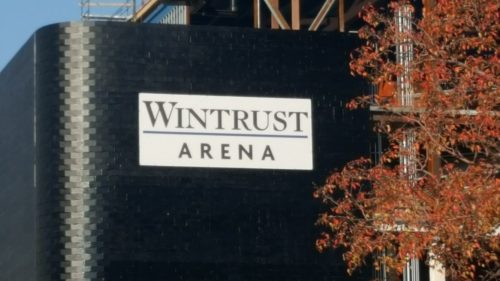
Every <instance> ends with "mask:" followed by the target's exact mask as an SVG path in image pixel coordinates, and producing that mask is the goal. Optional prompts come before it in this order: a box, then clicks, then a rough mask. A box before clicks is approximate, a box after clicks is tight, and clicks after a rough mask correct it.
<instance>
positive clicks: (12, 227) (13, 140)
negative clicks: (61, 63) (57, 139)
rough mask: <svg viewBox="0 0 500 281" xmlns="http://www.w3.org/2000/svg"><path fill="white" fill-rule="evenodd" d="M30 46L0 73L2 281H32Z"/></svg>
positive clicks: (31, 92) (33, 276) (32, 159)
mask: <svg viewBox="0 0 500 281" xmlns="http://www.w3.org/2000/svg"><path fill="white" fill-rule="evenodd" d="M33 67H34V44H33V38H31V39H30V40H29V41H28V42H27V43H26V44H25V46H24V47H23V48H22V49H21V50H20V51H19V53H18V54H17V55H16V56H15V58H14V59H13V60H12V61H11V62H10V63H9V64H8V65H7V67H6V69H5V70H4V71H2V72H0V280H9V281H25V280H34V278H35V271H34V270H35V250H34V249H35V188H34V187H35V186H34V178H33V175H34V158H35V157H34V143H33V139H34V135H33V134H34V130H33V129H34V111H33V110H34V106H33V104H34V96H35V95H34V93H35V92H34V83H35V81H34V76H33V74H34V68H33Z"/></svg>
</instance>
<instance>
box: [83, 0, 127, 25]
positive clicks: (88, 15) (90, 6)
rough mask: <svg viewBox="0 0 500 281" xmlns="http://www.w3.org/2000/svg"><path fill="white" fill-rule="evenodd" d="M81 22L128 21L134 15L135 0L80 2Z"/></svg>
mask: <svg viewBox="0 0 500 281" xmlns="http://www.w3.org/2000/svg"><path fill="white" fill-rule="evenodd" d="M80 8H81V11H80V15H81V18H82V20H83V21H88V20H94V21H95V20H97V21H99V20H102V21H110V20H111V21H128V20H130V18H132V16H133V15H134V14H135V9H136V0H80Z"/></svg>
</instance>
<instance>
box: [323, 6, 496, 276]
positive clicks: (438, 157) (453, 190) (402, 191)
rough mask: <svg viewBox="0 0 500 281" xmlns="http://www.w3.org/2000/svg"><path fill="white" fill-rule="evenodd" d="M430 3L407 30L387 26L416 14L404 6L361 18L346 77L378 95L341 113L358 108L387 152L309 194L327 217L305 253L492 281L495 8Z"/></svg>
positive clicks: (359, 263) (348, 168) (354, 263)
mask: <svg viewBox="0 0 500 281" xmlns="http://www.w3.org/2000/svg"><path fill="white" fill-rule="evenodd" d="M435 2H437V3H435V6H433V7H432V8H431V9H429V7H427V10H425V9H424V11H423V13H422V15H418V14H417V15H416V16H414V17H413V20H412V21H411V25H410V26H411V28H410V31H405V30H403V31H402V30H401V29H400V27H398V24H397V21H396V20H395V17H394V14H395V13H397V12H398V11H401V9H402V8H405V9H410V11H412V12H414V14H416V13H417V12H416V11H415V10H414V9H413V7H412V6H411V4H412V3H410V1H395V2H392V3H391V4H390V5H389V7H388V9H386V10H381V9H377V8H374V7H372V6H370V7H367V8H365V10H364V11H363V12H362V13H361V16H362V17H363V19H364V20H365V21H366V23H367V24H366V26H365V27H363V28H362V29H360V30H359V36H360V37H361V39H363V40H364V42H366V44H364V45H363V46H362V47H360V48H359V49H357V50H356V51H355V52H354V53H353V54H352V61H351V64H350V67H351V71H352V73H353V74H355V75H360V76H363V77H365V78H366V79H368V80H370V81H371V82H372V83H373V84H374V85H376V86H377V87H378V89H379V91H378V92H377V94H375V95H374V96H372V97H360V98H357V99H355V100H353V101H352V102H351V103H350V104H349V106H350V107H351V108H356V107H359V106H364V105H367V104H368V105H369V106H370V108H371V111H372V113H373V114H374V118H375V119H376V121H377V122H376V130H377V133H380V134H382V135H383V136H384V139H385V140H386V142H387V145H386V146H385V149H384V151H383V152H381V154H380V157H379V159H377V161H375V160H373V159H368V158H361V159H357V160H354V161H352V162H350V163H348V164H346V166H345V167H344V168H343V169H342V170H339V171H336V172H334V173H333V174H332V175H330V176H329V177H328V179H327V180H326V182H325V184H324V185H323V186H321V187H318V189H317V190H316V191H315V193H314V196H315V197H317V198H318V199H319V200H321V201H322V202H323V203H324V204H326V205H327V207H328V208H327V211H325V212H324V213H322V214H320V216H319V219H318V224H319V225H321V226H323V227H324V230H325V231H324V233H323V234H322V235H321V237H320V238H319V239H318V240H317V242H316V245H317V248H318V249H319V250H325V249H328V248H344V249H345V254H344V259H345V260H346V262H347V265H348V269H349V271H352V270H354V269H356V268H358V267H359V266H362V265H363V264H364V263H365V261H366V260H368V257H370V260H373V261H374V265H375V267H377V268H380V267H381V266H382V265H384V266H385V267H388V268H391V269H392V270H393V272H401V271H402V269H403V267H404V266H405V264H406V263H407V261H408V259H410V258H419V259H420V260H427V261H429V258H430V257H432V258H433V259H434V260H436V261H439V262H440V263H441V264H442V265H444V267H445V268H446V274H447V275H448V276H449V277H451V279H452V280H499V279H500V266H499V261H498V254H499V251H500V244H499V242H500V241H499V236H500V179H499V173H500V161H499V158H500V151H499V149H500V142H499V139H500V120H499V117H500V111H499V109H500V96H499V93H498V90H499V85H498V84H499V83H498V82H499V74H500V65H499V58H500V50H499V48H498V42H499V35H498V31H499V27H500V17H499V10H500V4H499V1H491V0H441V1H439V0H438V1H435ZM404 44H407V46H406V47H405V48H410V47H411V48H410V49H407V50H406V51H408V50H411V52H410V55H411V58H410V60H409V62H408V63H406V64H405V63H404V62H403V63H402V62H401V61H398V55H400V54H398V51H397V50H398V48H401V46H402V45H404ZM408 44H409V45H408ZM403 47H404V46H403ZM400 50H401V49H400ZM407 55H408V54H407ZM405 79H406V81H405ZM406 82H407V85H409V87H410V88H409V89H401V87H402V86H401V85H403V86H404V85H405V83H406ZM391 89H392V90H391ZM404 91H406V94H407V95H409V98H410V100H409V101H410V102H408V100H407V101H405V100H403V99H402V97H401V96H400V95H401V93H402V92H404ZM388 93H389V94H388ZM406 98H408V97H406ZM381 253H385V254H381Z"/></svg>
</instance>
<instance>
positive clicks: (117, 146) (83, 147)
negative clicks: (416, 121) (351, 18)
mask: <svg viewBox="0 0 500 281" xmlns="http://www.w3.org/2000/svg"><path fill="white" fill-rule="evenodd" d="M150 2H155V1H150ZM195 2H196V3H197V1H193V3H194V4H193V6H190V8H191V10H190V15H191V17H190V18H189V20H190V21H193V22H194V21H199V22H201V23H203V21H211V22H214V23H219V22H221V23H222V22H229V21H231V20H232V21H233V22H234V21H235V20H236V22H237V20H238V17H236V18H234V17H233V18H231V17H230V16H227V17H226V16H225V15H226V14H225V13H222V12H218V13H217V14H216V15H217V16H213V15H212V16H211V15H210V13H208V12H206V11H208V10H210V9H209V8H211V7H212V8H213V7H217V6H216V4H217V3H222V2H223V1H212V2H211V3H212V4H213V6H210V7H208V6H200V7H198V6H196V5H195V4H196V3H195ZM226 2H228V3H229V1H226ZM264 2H265V3H270V2H272V1H262V2H260V3H264ZM295 2H296V1H291V3H295ZM297 2H298V1H297ZM303 2H305V1H303ZM307 2H308V4H304V6H305V7H311V8H310V9H311V10H310V11H312V9H313V8H321V7H323V5H322V4H323V2H326V3H327V4H328V3H329V4H328V5H330V4H333V3H331V2H333V1H315V5H312V4H311V3H312V2H314V1H311V2H309V1H307ZM320 2H321V3H320ZM341 2H342V3H343V1H341ZM354 2H356V3H357V2H359V1H354ZM354 2H353V3H354ZM230 3H237V2H235V1H231V2H230ZM238 3H240V4H241V3H242V2H241V1H240V2H238ZM358 4H359V3H358ZM145 5H147V3H145ZM309 5H311V6H309ZM325 5H326V4H325ZM167 6H168V5H167ZM167 6H165V7H164V8H165V9H167V8H168V9H170V10H163V11H162V13H164V14H163V17H157V18H155V19H156V20H158V19H160V20H159V21H162V20H163V21H170V19H169V18H168V15H169V11H170V12H172V11H174V10H175V9H177V8H178V7H167ZM313 6H314V7H313ZM144 7H146V6H144ZM229 7H230V8H233V6H229ZM235 7H236V5H235ZM244 7H246V8H244ZM252 7H253V6H242V5H238V6H237V8H238V9H235V10H237V11H239V12H241V13H243V15H245V14H247V15H248V14H249V11H248V9H249V8H252ZM270 7H271V8H272V6H270ZM287 7H289V8H287ZM292 7H293V6H284V7H283V10H286V9H290V10H291V8H292ZM325 7H326V6H325ZM331 7H332V5H330V8H331ZM174 8H175V9H174ZM195 8H196V9H195ZM161 9H163V8H161ZM161 9H160V10H161ZM179 9H180V8H179ZM325 9H326V8H325ZM269 10H270V9H267V10H266V9H264V7H263V8H262V11H266V13H271V14H273V13H272V11H271V12H269ZM271 10H272V9H271ZM141 11H144V10H142V9H138V10H137V11H135V13H134V15H135V17H132V18H128V21H141V20H139V19H140V18H141V17H138V16H137V15H141V14H140V12H141ZM204 11H205V12H204ZM215 11H217V9H215ZM305 11H306V12H304V13H306V14H307V11H308V10H305ZM150 12H151V11H150ZM156 12H159V11H158V10H156ZM146 14H147V13H146ZM149 14H151V13H149ZM280 14H281V13H280ZM274 15H275V16H273V18H270V17H267V19H265V15H261V16H262V17H261V19H262V21H260V20H259V21H258V20H255V21H254V20H253V18H252V17H250V16H242V17H240V18H239V19H241V20H242V22H246V23H247V24H248V23H249V26H247V24H234V25H232V26H213V25H205V24H200V25H191V26H185V25H158V24H140V23H134V22H112V21H103V22H99V21H84V22H83V23H63V24H56V25H51V26H47V27H43V28H41V29H40V30H38V31H36V32H35V33H34V34H33V36H32V37H31V38H30V39H29V41H28V42H27V43H26V44H25V45H24V47H23V48H22V49H21V50H20V51H19V52H18V54H17V55H16V56H15V57H14V58H13V60H12V61H11V62H10V63H9V64H8V65H7V66H6V68H5V69H4V70H2V72H1V73H0V128H1V137H0V155H2V160H3V161H1V162H0V163H1V165H2V166H1V168H0V171H1V172H0V187H1V188H0V205H1V206H2V211H1V212H0V222H1V223H2V228H1V230H0V249H1V251H0V269H1V270H0V271H1V272H2V275H3V277H2V278H5V279H4V280H22V281H26V280H37V281H45V280H51V281H52V280H112V281H114V280H148V281H154V280H186V281H187V280H246V281H247V280H248V281H250V280H290V281H293V280H367V279H368V278H369V277H370V276H371V271H370V270H366V271H361V272H359V273H357V275H355V276H352V277H348V276H347V275H346V273H345V267H344V265H343V261H342V258H341V255H340V253H328V254H319V253H317V252H316V250H315V248H314V240H315V237H316V235H317V233H318V232H319V230H318V229H316V228H315V227H314V225H313V224H314V221H315V219H316V214H317V213H318V209H319V208H320V206H319V205H318V204H317V202H314V200H313V198H312V196H311V193H312V191H313V186H314V184H315V183H321V182H323V180H324V178H325V176H326V175H327V174H328V173H329V172H330V171H331V170H332V169H335V168H338V167H341V166H342V164H344V163H345V162H346V161H348V160H349V159H352V158H354V157H356V156H359V155H366V154H367V153H369V152H370V150H369V149H370V131H371V126H370V122H369V115H368V113H367V112H348V111H346V110H345V107H344V104H345V102H346V101H348V100H349V99H350V98H351V97H352V96H354V95H357V94H359V93H360V92H361V91H364V90H366V89H367V87H366V85H365V84H364V83H363V82H361V81H359V80H357V79H355V78H353V77H351V76H350V75H349V73H348V68H347V63H348V60H347V57H348V54H349V51H350V50H351V49H352V48H353V46H355V45H356V44H358V43H357V39H356V36H355V35H352V34H349V33H338V32H331V33H328V32H321V33H313V32H307V31H305V30H303V31H279V32H278V31H275V30H272V29H271V28H261V29H254V28H251V26H252V24H254V23H255V24H257V23H259V22H260V24H261V27H264V26H267V27H276V26H278V27H279V26H280V25H281V27H282V29H286V28H284V27H286V26H284V22H283V21H281V23H280V17H279V15H278V14H277V13H276V10H275V11H274ZM303 15H304V14H303ZM136 17H137V19H136ZM172 18H173V16H172ZM273 19H274V20H273ZM300 19H301V17H299V21H298V26H299V28H301V29H304V28H302V27H303V26H307V25H309V24H308V23H310V21H311V19H312V22H314V18H311V19H304V20H300ZM186 20H187V18H186ZM172 21H173V19H172ZM286 21H287V23H288V22H293V24H290V26H291V27H292V26H294V27H295V29H297V28H296V27H297V18H295V20H286ZM308 21H309V22H308ZM326 22H328V21H323V20H321V22H320V24H318V28H319V27H320V25H321V24H323V25H321V26H322V27H323V28H326V27H327V26H328V24H326ZM332 24H333V23H332ZM217 25H218V24H217ZM220 25H223V24H220ZM245 26H246V27H245ZM337 26H338V28H340V26H342V24H338V25H337ZM290 29H291V28H290ZM148 102H149V104H148ZM162 109H163V110H164V111H162ZM267 112H269V113H267ZM280 112H283V113H280ZM172 114H173V115H172ZM253 116H264V118H266V116H267V119H261V117H259V118H257V117H254V118H253V119H252V117H253ZM269 118H271V119H269ZM261 120H267V125H268V126H265V125H263V124H265V123H259V122H260V121H261ZM270 120H271V121H270ZM170 121H172V122H173V123H170V125H171V126H170V127H169V126H168V123H169V122H170ZM174 121H175V122H174ZM148 122H149V123H148ZM264 122H266V121H264ZM269 122H274V123H269ZM173 125H176V127H175V128H172V126H173ZM148 126H149V127H148ZM264 127H265V128H264ZM174 133H175V134H177V135H176V136H175V137H174V136H172V135H173V134H174ZM179 133H182V134H181V135H179ZM184 144H186V147H185V146H184ZM290 147H291V148H290ZM172 151H174V152H172ZM176 152H177V154H176ZM169 153H170V154H169ZM171 153H174V154H171ZM167 155H170V156H167ZM172 155H173V156H172ZM172 157H173V158H174V160H172ZM175 157H177V158H175ZM181 160H182V161H183V162H182V163H181V164H178V163H180V161H181ZM273 163H275V164H273ZM284 167H285V168H284Z"/></svg>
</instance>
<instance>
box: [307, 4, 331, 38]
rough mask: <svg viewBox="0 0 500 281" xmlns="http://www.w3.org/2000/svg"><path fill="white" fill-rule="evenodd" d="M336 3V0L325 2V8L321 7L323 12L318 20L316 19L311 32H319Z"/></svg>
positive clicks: (318, 16)
mask: <svg viewBox="0 0 500 281" xmlns="http://www.w3.org/2000/svg"><path fill="white" fill-rule="evenodd" d="M334 3H335V0H325V3H323V7H321V10H319V12H318V14H317V15H316V18H314V20H313V22H312V24H311V26H310V27H309V31H317V30H318V27H319V26H320V25H321V23H322V22H323V20H324V19H325V17H326V15H327V14H328V12H329V11H330V9H331V8H332V6H333V4H334Z"/></svg>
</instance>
